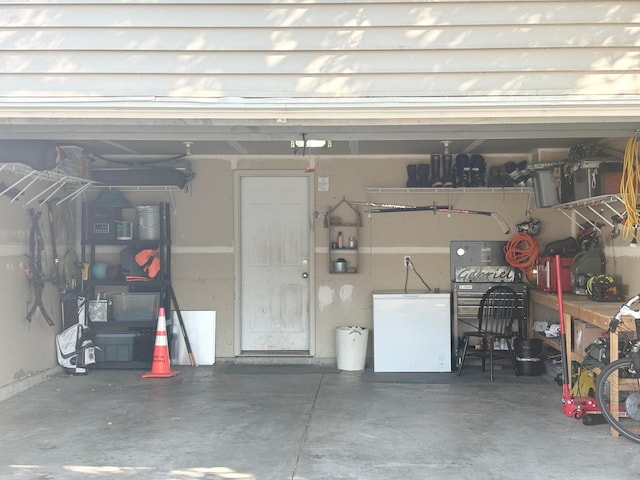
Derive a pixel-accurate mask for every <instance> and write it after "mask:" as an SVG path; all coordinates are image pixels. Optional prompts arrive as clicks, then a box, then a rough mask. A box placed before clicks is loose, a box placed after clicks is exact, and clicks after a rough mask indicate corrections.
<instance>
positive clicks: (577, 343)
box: [573, 320, 604, 355]
mask: <svg viewBox="0 0 640 480" xmlns="http://www.w3.org/2000/svg"><path fill="white" fill-rule="evenodd" d="M603 333H604V331H603V330H602V329H601V328H600V327H596V326H595V325H590V324H588V323H585V322H581V321H580V320H574V321H573V350H574V351H575V352H577V353H580V354H581V355H584V349H585V348H587V346H588V345H591V344H592V343H593V341H594V340H595V339H597V338H600V337H601V336H602V334H603Z"/></svg>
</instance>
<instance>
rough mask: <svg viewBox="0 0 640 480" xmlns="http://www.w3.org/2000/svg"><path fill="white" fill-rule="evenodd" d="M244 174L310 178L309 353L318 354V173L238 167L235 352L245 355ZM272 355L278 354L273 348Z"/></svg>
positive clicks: (235, 188)
mask: <svg viewBox="0 0 640 480" xmlns="http://www.w3.org/2000/svg"><path fill="white" fill-rule="evenodd" d="M242 177H306V178H307V181H308V182H309V215H308V218H309V231H310V234H309V270H308V272H309V356H311V357H313V356H315V354H316V308H315V305H316V299H315V290H316V289H315V278H316V275H315V221H314V210H315V206H314V189H315V176H314V174H313V173H307V172H301V171H299V170H235V171H234V172H233V209H234V214H233V218H234V232H233V272H234V275H233V277H234V282H233V290H234V295H233V297H234V300H233V312H234V314H233V317H234V335H233V337H234V342H233V350H234V354H235V356H236V357H237V356H240V355H242V338H241V336H242V278H241V277H242V258H240V257H241V255H240V253H241V245H240V243H241V242H240V239H241V236H240V225H241V220H242V219H241V218H240V217H241V215H240V180H241V178H242ZM269 356H278V352H273V353H272V354H270V355H269Z"/></svg>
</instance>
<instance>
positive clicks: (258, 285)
mask: <svg viewBox="0 0 640 480" xmlns="http://www.w3.org/2000/svg"><path fill="white" fill-rule="evenodd" d="M239 188H240V284H241V288H240V294H241V300H240V305H241V307H240V308H241V314H240V315H241V317H240V323H241V332H240V333H241V351H242V352H252V351H254V352H255V351H264V352H272V353H277V352H285V351H297V352H300V351H302V352H309V350H310V333H309V332H310V312H309V306H310V285H309V282H310V278H311V272H310V266H311V265H310V261H311V259H310V251H311V245H310V239H311V225H312V222H311V219H310V215H311V214H310V209H309V201H310V200H309V177H308V176H241V177H240V182H239Z"/></svg>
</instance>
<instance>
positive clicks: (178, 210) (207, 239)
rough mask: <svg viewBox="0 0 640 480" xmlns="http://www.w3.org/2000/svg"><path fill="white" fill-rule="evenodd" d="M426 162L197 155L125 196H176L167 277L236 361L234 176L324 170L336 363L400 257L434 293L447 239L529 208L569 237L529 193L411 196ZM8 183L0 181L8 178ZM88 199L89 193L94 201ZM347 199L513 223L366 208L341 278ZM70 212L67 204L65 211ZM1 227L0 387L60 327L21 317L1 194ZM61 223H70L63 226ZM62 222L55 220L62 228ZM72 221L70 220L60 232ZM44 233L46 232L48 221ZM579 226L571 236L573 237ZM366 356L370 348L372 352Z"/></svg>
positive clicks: (320, 234) (612, 268) (614, 265)
mask: <svg viewBox="0 0 640 480" xmlns="http://www.w3.org/2000/svg"><path fill="white" fill-rule="evenodd" d="M486 158H487V161H488V163H489V164H493V163H502V162H504V161H505V157H504V156H495V157H491V156H487V157H486ZM420 161H422V158H417V157H406V158H398V157H369V158H363V157H341V158H329V157H301V156H294V155H292V156H291V157H286V158H268V157H265V158H220V157H213V156H212V157H204V156H202V157H196V158H194V159H193V169H194V171H195V172H196V177H195V179H194V181H193V182H192V183H191V184H190V185H189V187H188V189H187V191H184V192H173V193H172V194H171V195H169V193H167V192H157V193H148V192H135V193H134V192H127V193H126V196H127V198H128V199H129V200H130V201H131V202H132V203H133V204H147V203H151V202H156V201H167V202H171V203H172V216H171V221H172V239H173V245H172V247H173V257H172V258H173V262H172V274H173V284H174V287H175V291H176V294H177V297H178V301H179V304H180V307H181V308H182V309H183V310H215V311H216V312H217V332H216V356H217V357H218V359H219V360H220V361H222V360H224V359H229V358H232V357H233V356H234V342H235V340H236V339H235V337H234V335H235V323H234V295H235V292H234V255H235V245H234V182H233V178H234V171H236V170H238V169H240V170H254V169H255V170H263V169H265V168H268V169H275V170H287V171H291V170H300V171H304V170H305V169H307V168H314V169H315V174H314V175H315V177H316V179H317V178H318V177H327V178H328V181H329V191H327V192H320V191H317V188H316V189H315V192H314V210H315V211H316V217H317V218H315V219H314V222H313V226H314V229H315V233H314V235H315V236H314V238H315V257H314V258H315V262H316V264H315V272H316V275H315V278H314V279H313V282H314V286H315V287H314V288H315V300H316V303H315V306H314V309H315V317H316V318H315V320H316V331H315V336H316V345H315V350H316V359H315V360H314V361H331V359H332V358H333V357H334V356H335V345H334V343H335V340H334V338H335V337H334V328H335V327H336V326H339V325H361V326H368V327H371V326H372V302H371V294H372V292H373V291H377V290H402V289H403V288H404V282H405V269H404V266H403V263H402V259H403V256H404V255H411V257H412V260H413V263H414V265H415V267H416V269H417V271H418V272H419V273H420V274H421V275H422V277H423V278H424V279H425V281H426V282H427V283H428V284H429V285H430V286H431V287H432V288H439V289H441V290H442V291H447V290H448V289H449V287H450V281H449V278H450V276H449V250H448V249H449V242H450V241H452V240H505V241H506V240H508V239H509V238H511V235H512V234H513V233H515V224H516V223H519V222H522V221H524V220H527V219H528V218H529V215H531V216H533V217H535V218H538V219H540V220H541V221H542V233H541V235H540V236H539V237H538V238H537V239H538V241H539V243H540V245H541V246H544V245H545V244H546V243H547V242H549V241H551V240H556V239H559V238H564V237H566V236H568V235H570V234H571V233H572V229H573V227H572V224H571V222H570V221H569V220H568V219H567V218H566V217H564V216H563V215H561V214H560V213H559V212H557V211H556V209H555V208H547V209H536V208H535V201H534V198H533V194H532V192H530V191H513V190H508V191H505V192H494V193H486V192H483V193H477V192H473V191H467V192H466V193H461V192H460V191H459V190H451V191H449V192H444V193H433V191H431V190H425V191H424V192H418V193H406V192H404V191H403V190H402V187H403V186H404V185H405V182H406V165H407V164H408V163H416V162H420ZM3 181H5V183H6V179H3ZM368 187H380V188H382V187H391V188H400V190H398V191H393V192H391V193H388V192H383V193H379V192H372V191H371V189H368ZM92 195H95V193H93V194H87V196H86V197H85V199H87V200H90V199H91V196H92ZM343 198H346V199H347V200H353V201H365V202H367V201H372V202H385V203H386V202H389V203H400V204H417V205H432V204H433V203H434V202H435V203H436V204H448V203H449V202H451V205H452V206H453V207H456V208H467V209H474V210H488V211H496V212H498V213H499V214H500V215H501V216H502V217H503V218H504V220H505V221H506V222H507V223H508V224H509V226H510V227H511V233H510V234H509V235H505V234H503V233H502V231H501V230H500V228H499V226H498V224H497V223H496V222H495V221H494V220H493V219H492V218H490V217H486V216H479V215H460V214H452V215H451V216H448V215H447V214H444V213H438V214H436V215H434V214H433V213H431V212H415V213H397V214H395V213H394V214H373V215H367V213H366V211H365V209H364V208H362V209H361V213H362V219H363V226H362V228H361V231H360V233H359V238H358V243H359V249H360V257H359V260H360V266H359V273H357V274H349V275H336V274H331V273H329V261H328V249H327V246H328V243H329V237H328V232H327V229H326V228H324V218H323V215H324V214H325V212H326V211H327V210H328V209H329V208H330V207H331V206H333V205H335V204H336V203H338V202H339V201H340V200H342V199H343ZM64 208H66V209H69V210H68V211H69V212H72V211H73V208H71V206H67V207H64ZM0 214H1V216H2V220H3V225H2V229H1V230H0V233H1V234H2V236H1V237H0V246H1V247H2V248H0V251H1V252H2V253H1V254H0V255H1V258H2V265H3V268H2V269H0V302H1V304H2V306H3V315H2V317H0V324H1V325H2V330H3V335H2V336H0V365H2V366H3V367H2V368H0V386H3V385H5V386H6V385H9V384H12V383H13V382H15V381H16V380H19V379H21V378H28V377H29V376H30V375H34V374H37V373H39V372H42V371H47V370H48V369H51V368H54V367H55V366H56V360H55V350H54V335H55V333H58V331H59V329H60V327H59V321H60V320H59V314H57V315H56V320H57V322H58V325H57V326H56V327H53V328H52V327H49V326H47V325H46V323H45V322H44V320H42V319H41V318H36V319H34V321H32V322H31V323H28V322H26V320H25V314H26V308H27V302H28V301H29V298H30V292H29V288H28V282H27V281H26V278H25V276H24V273H23V267H24V265H25V254H26V252H27V251H28V230H29V216H28V210H27V209H25V208H23V206H22V205H21V204H20V202H15V203H13V204H10V203H9V199H8V198H6V197H2V198H0ZM65 222H67V221H65ZM60 225H62V224H59V227H60ZM65 228H67V224H66V223H65V224H64V225H62V227H61V229H63V230H64V229H65ZM43 232H44V234H45V238H46V237H47V236H48V233H47V231H46V223H44V224H43ZM573 233H575V232H573ZM609 233H610V229H608V227H605V228H604V229H603V242H604V245H605V247H606V250H607V253H608V267H607V269H608V272H609V273H612V274H615V275H616V276H618V277H619V278H620V279H621V280H622V282H623V283H624V284H625V285H626V286H627V288H628V290H629V292H630V293H636V290H637V289H638V286H640V275H639V274H638V273H637V271H636V270H637V269H636V265H637V263H638V261H637V260H638V256H640V253H638V252H637V249H634V248H631V247H629V246H628V243H629V240H628V239H626V240H625V239H623V238H622V237H619V238H617V239H615V240H612V239H611V238H609ZM58 243H59V245H61V246H60V250H61V251H64V245H65V243H66V236H65V234H64V233H63V232H61V237H60V239H59V242H58ZM408 288H409V289H410V290H421V289H423V288H424V287H423V286H422V284H421V282H420V281H419V279H418V277H417V276H415V275H413V274H411V275H410V276H409V283H408ZM56 297H57V295H56V292H55V290H54V289H53V288H52V287H51V286H49V287H48V288H47V292H46V296H45V304H46V305H47V306H49V307H50V308H51V311H56V312H57V311H58V307H57V299H56ZM370 353H371V352H370Z"/></svg>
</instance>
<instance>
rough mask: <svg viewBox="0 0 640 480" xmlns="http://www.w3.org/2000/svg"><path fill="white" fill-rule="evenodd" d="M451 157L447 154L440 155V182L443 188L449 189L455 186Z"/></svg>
mask: <svg viewBox="0 0 640 480" xmlns="http://www.w3.org/2000/svg"><path fill="white" fill-rule="evenodd" d="M452 169H453V157H452V156H451V155H449V154H448V153H445V154H444V155H442V182H443V186H445V187H448V188H451V187H454V186H455V184H454V182H453V171H452Z"/></svg>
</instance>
